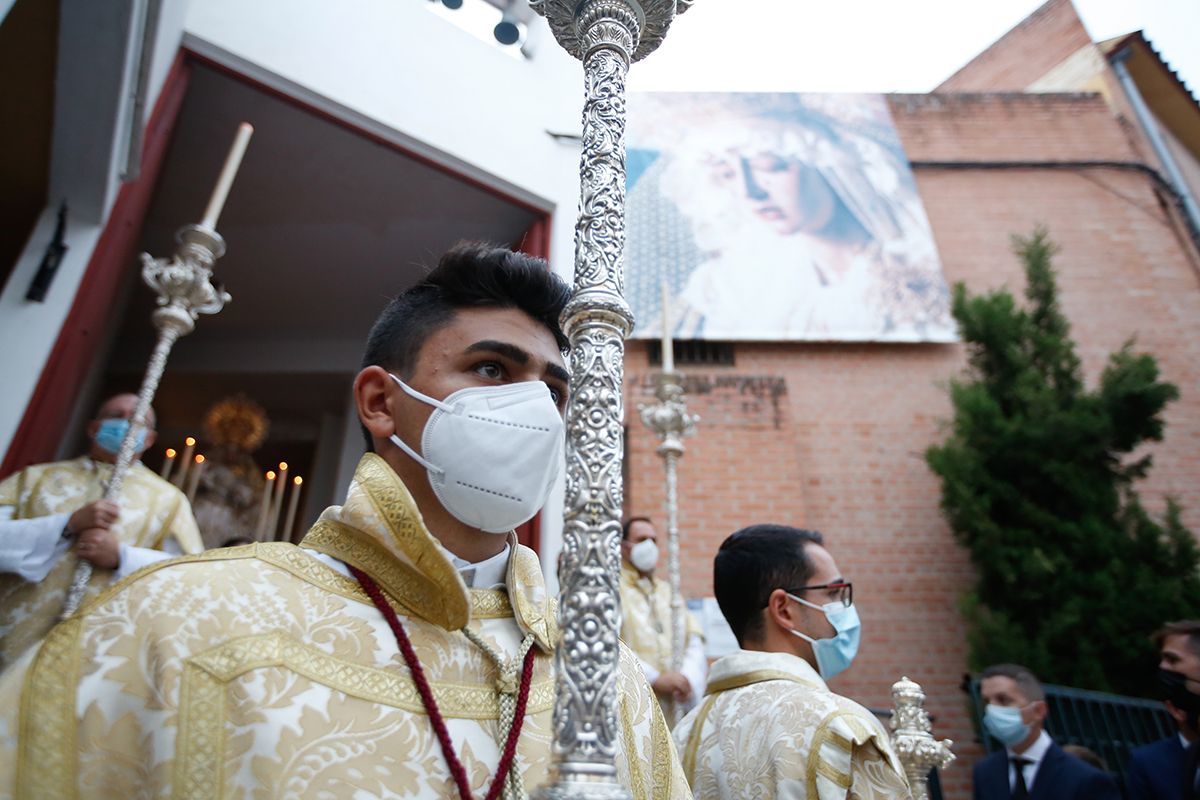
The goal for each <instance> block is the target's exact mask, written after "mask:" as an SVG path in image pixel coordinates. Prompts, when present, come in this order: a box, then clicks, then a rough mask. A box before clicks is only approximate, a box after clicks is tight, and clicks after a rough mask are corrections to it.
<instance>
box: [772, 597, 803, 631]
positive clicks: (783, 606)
mask: <svg viewBox="0 0 1200 800" xmlns="http://www.w3.org/2000/svg"><path fill="white" fill-rule="evenodd" d="M765 611H766V619H765V620H764V622H766V623H767V624H768V625H774V626H776V627H779V628H786V629H788V630H795V629H796V628H798V627H799V626H800V619H799V615H798V614H797V613H796V608H795V606H794V605H793V604H792V602H791V598H789V597H788V595H787V592H785V591H784V590H783V589H775V590H774V591H773V592H771V594H770V595H769V596H768V597H767V607H766V609H765Z"/></svg>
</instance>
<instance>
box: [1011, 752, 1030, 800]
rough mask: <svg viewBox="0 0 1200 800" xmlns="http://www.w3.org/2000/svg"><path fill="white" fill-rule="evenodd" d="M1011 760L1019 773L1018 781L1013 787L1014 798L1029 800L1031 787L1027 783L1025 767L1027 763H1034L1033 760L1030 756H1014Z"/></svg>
mask: <svg viewBox="0 0 1200 800" xmlns="http://www.w3.org/2000/svg"><path fill="white" fill-rule="evenodd" d="M1009 762H1010V763H1011V764H1012V765H1013V769H1014V770H1015V771H1016V773H1017V781H1016V783H1014V784H1013V788H1012V800H1029V787H1028V786H1026V785H1025V769H1024V767H1025V765H1026V764H1032V763H1033V761H1031V760H1030V759H1028V758H1021V757H1020V756H1013V757H1012V758H1010V759H1009Z"/></svg>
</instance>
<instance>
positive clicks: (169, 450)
mask: <svg viewBox="0 0 1200 800" xmlns="http://www.w3.org/2000/svg"><path fill="white" fill-rule="evenodd" d="M174 457H175V448H174V447H168V448H167V458H174Z"/></svg>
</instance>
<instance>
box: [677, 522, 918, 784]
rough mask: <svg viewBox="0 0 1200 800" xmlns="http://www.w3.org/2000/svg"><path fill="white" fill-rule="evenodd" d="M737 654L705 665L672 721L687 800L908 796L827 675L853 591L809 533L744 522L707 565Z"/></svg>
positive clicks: (841, 665)
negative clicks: (703, 685)
mask: <svg viewBox="0 0 1200 800" xmlns="http://www.w3.org/2000/svg"><path fill="white" fill-rule="evenodd" d="M713 587H714V592H715V594H716V596H717V603H718V604H719V605H720V607H721V613H722V614H724V615H725V619H726V621H727V622H728V623H729V627H730V628H732V629H733V633H734V636H736V637H737V640H738V644H739V645H740V646H741V647H742V650H741V651H739V652H737V653H733V654H731V655H728V656H725V657H724V658H721V659H719V660H718V661H717V662H716V663H714V664H713V666H712V669H711V671H710V672H709V675H708V687H707V689H706V691H705V696H704V699H703V700H702V701H701V702H700V704H699V705H698V706H697V707H696V708H695V709H693V710H692V711H691V712H690V713H689V714H688V715H687V716H686V717H684V718H683V720H682V721H681V722H680V723H679V726H678V727H677V728H676V729H675V744H676V746H677V747H678V748H679V752H680V755H681V757H682V759H683V768H684V774H685V775H687V778H688V781H689V782H690V783H691V786H692V792H693V794H694V795H695V796H696V797H703V798H706V799H707V798H722V800H727V799H730V798H759V797H775V798H789V799H791V800H802V799H803V800H817V798H821V800H834V799H835V798H836V800H845V798H850V797H853V798H859V799H860V800H884V798H886V799H887V800H897V798H907V797H909V796H910V793H909V788H908V783H907V781H906V780H905V777H904V770H903V768H902V767H901V766H900V763H899V761H898V760H897V758H896V754H895V752H894V751H893V750H892V745H891V740H890V738H889V736H888V734H887V733H886V732H885V731H884V729H883V726H882V725H881V724H880V723H879V720H878V719H876V718H875V716H874V715H873V714H872V713H871V712H869V711H867V709H865V708H863V707H862V706H861V705H859V704H858V703H856V702H854V701H853V700H850V699H848V698H845V697H841V696H839V695H837V694H834V693H833V692H832V691H830V689H829V687H828V686H827V685H826V683H825V681H827V680H829V679H831V678H833V677H834V676H835V675H838V674H840V673H841V672H843V671H844V670H845V669H846V668H847V667H849V666H850V662H851V661H853V660H854V656H855V654H856V653H857V651H858V643H859V621H858V612H857V611H856V610H855V608H854V591H853V587H852V586H851V584H850V583H849V581H847V580H845V578H844V577H843V576H842V573H841V571H840V570H839V569H838V566H837V564H836V563H835V562H834V560H833V556H832V555H830V553H829V551H828V550H826V549H825V547H824V539H823V538H822V536H821V534H819V533H817V532H815V531H808V530H801V529H798V528H790V527H787V526H784V525H752V526H750V527H748V528H743V529H742V530H740V531H738V532H736V533H734V534H733V535H732V536H730V537H729V538H728V539H726V540H725V542H724V543H723V544H722V545H721V548H720V550H719V551H718V552H717V557H716V560H715V562H714V564H713Z"/></svg>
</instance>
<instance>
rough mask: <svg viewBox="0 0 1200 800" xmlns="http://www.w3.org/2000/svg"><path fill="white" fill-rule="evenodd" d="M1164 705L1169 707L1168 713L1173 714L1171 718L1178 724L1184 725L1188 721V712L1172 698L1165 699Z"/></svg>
mask: <svg viewBox="0 0 1200 800" xmlns="http://www.w3.org/2000/svg"><path fill="white" fill-rule="evenodd" d="M1163 705H1164V706H1166V707H1167V713H1168V714H1170V715H1171V719H1173V720H1175V724H1176V725H1183V724H1184V723H1186V722H1187V716H1188V715H1187V712H1186V711H1184V710H1183V709H1181V708H1179V707H1177V706H1176V705H1175V704H1174V703H1172V702H1171V701H1170V700H1164V701H1163Z"/></svg>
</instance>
